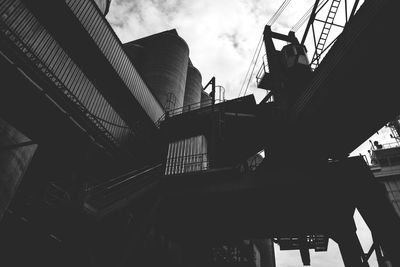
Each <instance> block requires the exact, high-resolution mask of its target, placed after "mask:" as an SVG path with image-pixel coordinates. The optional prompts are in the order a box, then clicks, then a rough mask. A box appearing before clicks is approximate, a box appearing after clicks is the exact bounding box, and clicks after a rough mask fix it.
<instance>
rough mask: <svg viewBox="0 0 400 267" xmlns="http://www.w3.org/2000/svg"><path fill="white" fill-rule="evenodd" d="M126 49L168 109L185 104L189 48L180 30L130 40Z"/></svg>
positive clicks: (150, 87)
mask: <svg viewBox="0 0 400 267" xmlns="http://www.w3.org/2000/svg"><path fill="white" fill-rule="evenodd" d="M138 45H140V46H141V48H143V49H141V48H139V47H138ZM124 48H125V50H126V51H127V53H128V54H129V55H130V57H131V59H132V61H133V63H134V64H135V66H136V67H137V68H138V71H139V73H140V74H141V76H142V78H143V79H144V81H145V82H146V84H147V85H148V86H149V89H150V90H151V91H152V93H153V94H154V96H155V97H156V98H157V99H158V101H159V102H160V103H161V105H162V106H163V107H164V109H165V110H171V109H175V108H180V107H182V106H183V100H184V94H185V85H186V75H187V69H188V62H189V47H188V45H187V44H186V42H185V40H183V39H182V38H181V37H180V36H179V35H178V33H177V32H176V30H170V31H165V32H161V33H158V34H154V35H151V36H148V37H145V38H142V39H139V40H135V41H132V42H129V43H126V44H124ZM137 53H140V55H137ZM135 58H136V61H137V62H136V63H135Z"/></svg>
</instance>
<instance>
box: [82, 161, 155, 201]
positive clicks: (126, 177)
mask: <svg viewBox="0 0 400 267" xmlns="http://www.w3.org/2000/svg"><path fill="white" fill-rule="evenodd" d="M161 165H162V163H159V164H157V165H155V166H153V167H149V166H147V167H145V168H142V169H139V170H134V171H131V172H128V173H126V174H123V175H120V176H118V177H116V178H113V179H111V180H109V181H107V182H104V183H102V184H99V185H96V186H93V187H91V188H89V189H88V191H89V193H90V194H93V195H94V194H99V193H102V192H104V191H107V190H110V189H112V188H114V187H116V186H119V185H121V184H124V183H127V182H129V181H131V180H132V179H134V178H137V177H138V176H141V175H143V174H146V173H148V172H150V171H152V170H154V169H157V168H159V167H160V166H161ZM118 180H120V181H118ZM98 188H99V190H97V191H96V192H93V191H94V190H95V189H98Z"/></svg>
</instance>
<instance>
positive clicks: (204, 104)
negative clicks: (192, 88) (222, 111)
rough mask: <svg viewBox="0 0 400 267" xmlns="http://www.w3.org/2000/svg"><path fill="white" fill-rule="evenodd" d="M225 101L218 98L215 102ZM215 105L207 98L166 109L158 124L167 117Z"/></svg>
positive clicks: (158, 125)
mask: <svg viewBox="0 0 400 267" xmlns="http://www.w3.org/2000/svg"><path fill="white" fill-rule="evenodd" d="M223 102H225V100H224V99H216V100H215V103H214V104H219V103H223ZM211 106H213V103H212V100H211V99H209V100H206V101H202V102H197V103H192V104H190V105H186V106H182V107H179V108H175V109H171V110H168V111H166V112H165V113H164V114H163V115H162V116H161V117H160V118H159V119H158V120H157V121H156V122H155V124H156V126H157V127H160V124H161V122H162V121H164V120H165V119H166V118H171V117H174V116H176V115H181V114H185V113H188V112H191V111H194V110H200V109H202V108H206V107H211Z"/></svg>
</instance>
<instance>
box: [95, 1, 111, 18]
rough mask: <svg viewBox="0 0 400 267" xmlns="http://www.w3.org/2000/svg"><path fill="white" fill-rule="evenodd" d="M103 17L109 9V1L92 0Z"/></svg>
mask: <svg viewBox="0 0 400 267" xmlns="http://www.w3.org/2000/svg"><path fill="white" fill-rule="evenodd" d="M94 2H95V3H96V4H97V6H98V7H99V9H100V11H101V13H103V15H104V16H105V15H107V13H108V10H109V9H110V4H111V0H94Z"/></svg>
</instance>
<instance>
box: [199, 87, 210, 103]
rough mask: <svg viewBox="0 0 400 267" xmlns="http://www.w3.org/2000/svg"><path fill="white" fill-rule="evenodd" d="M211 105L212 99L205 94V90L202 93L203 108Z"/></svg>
mask: <svg viewBox="0 0 400 267" xmlns="http://www.w3.org/2000/svg"><path fill="white" fill-rule="evenodd" d="M210 105H211V97H210V96H209V95H208V94H207V93H206V92H204V91H203V90H202V91H201V105H200V106H201V107H206V106H210Z"/></svg>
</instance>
